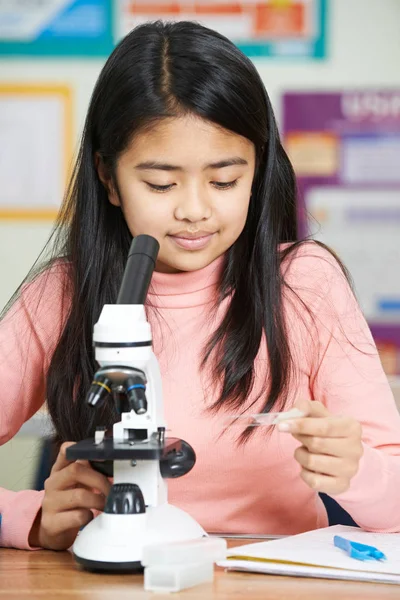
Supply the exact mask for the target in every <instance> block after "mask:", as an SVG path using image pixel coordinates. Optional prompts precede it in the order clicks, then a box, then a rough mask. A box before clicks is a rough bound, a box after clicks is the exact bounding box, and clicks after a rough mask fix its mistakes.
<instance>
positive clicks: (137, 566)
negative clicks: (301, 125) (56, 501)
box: [73, 503, 207, 572]
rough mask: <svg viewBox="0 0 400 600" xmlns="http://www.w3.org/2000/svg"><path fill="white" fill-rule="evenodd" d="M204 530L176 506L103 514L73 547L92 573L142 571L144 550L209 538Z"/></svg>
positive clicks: (84, 565) (165, 505)
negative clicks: (130, 513)
mask: <svg viewBox="0 0 400 600" xmlns="http://www.w3.org/2000/svg"><path fill="white" fill-rule="evenodd" d="M206 535H207V534H206V532H205V531H204V530H203V529H202V527H201V526H200V525H199V524H198V523H197V522H196V521H195V520H194V519H193V518H192V517H191V516H190V515H189V514H188V513H186V512H184V511H183V510H181V509H179V508H177V507H176V506H173V505H172V504H168V503H165V504H162V505H160V506H157V507H151V508H148V509H147V511H146V512H145V513H142V514H134V515H116V514H106V513H101V514H100V515H99V516H98V517H96V518H95V519H94V520H93V521H91V522H90V523H89V524H88V525H86V527H85V528H84V529H83V531H81V532H80V534H79V535H78V537H77V538H76V541H75V543H74V546H73V553H74V556H75V560H76V562H77V563H78V564H79V565H81V566H82V567H83V568H85V569H87V570H90V571H108V572H109V571H116V572H122V571H125V572H126V571H130V572H133V571H136V572H137V571H140V570H142V566H141V559H142V553H143V547H144V546H147V545H156V544H163V543H171V542H178V541H185V540H192V539H198V538H201V537H204V536H206Z"/></svg>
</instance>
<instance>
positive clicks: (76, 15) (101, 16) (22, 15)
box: [0, 0, 114, 58]
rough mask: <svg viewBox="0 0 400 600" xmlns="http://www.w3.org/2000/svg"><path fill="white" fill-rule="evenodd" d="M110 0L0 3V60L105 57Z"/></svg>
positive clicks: (111, 40)
mask: <svg viewBox="0 0 400 600" xmlns="http://www.w3.org/2000/svg"><path fill="white" fill-rule="evenodd" d="M113 46H114V36H113V0H0V56H8V57H10V56H24V57H37V56H47V57H62V56H65V57H72V56H82V57H85V58H88V57H89V58H90V57H105V56H108V55H109V54H110V53H111V51H112V49H113Z"/></svg>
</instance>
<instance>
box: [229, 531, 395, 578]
mask: <svg viewBox="0 0 400 600" xmlns="http://www.w3.org/2000/svg"><path fill="white" fill-rule="evenodd" d="M335 535H341V536H343V537H345V538H346V539H349V540H351V541H354V542H359V543H361V544H367V545H368V546H375V547H376V548H378V549H379V550H381V551H382V552H383V553H384V554H385V555H386V557H387V560H386V561H376V560H371V561H360V560H356V559H354V558H351V557H350V556H348V555H347V554H346V553H345V552H344V551H343V550H341V549H340V548H336V546H335V545H334V543H333V538H334V536H335ZM227 556H228V557H230V556H235V560H239V561H240V562H244V561H243V558H248V559H252V558H254V559H262V560H265V561H272V564H271V563H270V562H268V563H267V562H266V563H265V564H264V568H265V572H270V567H273V568H274V569H276V566H277V565H276V564H274V562H273V561H285V562H286V563H288V564H286V565H284V564H283V565H282V564H281V565H280V567H279V568H281V570H282V571H283V572H286V571H291V570H293V568H294V567H295V566H298V567H302V568H303V567H304V566H306V567H307V571H308V573H309V574H312V573H315V575H316V576H317V574H318V573H320V570H319V568H320V567H324V568H329V569H340V570H342V569H343V570H344V571H353V572H354V571H356V572H364V573H374V574H377V573H378V574H382V575H383V574H390V575H396V576H398V578H399V583H400V534H395V533H369V532H365V531H362V530H361V529H358V528H357V527H345V526H342V525H336V526H334V527H326V528H323V529H316V530H314V531H308V532H307V533H302V534H299V535H295V536H290V537H287V538H284V539H281V540H276V541H271V542H261V543H256V544H247V545H245V546H240V547H239V548H231V549H230V550H228V554H227ZM219 564H220V565H221V566H224V567H227V566H231V567H232V566H233V563H232V562H231V561H229V560H227V561H224V562H223V563H219ZM259 564H260V565H262V564H263V563H259ZM243 566H244V565H242V567H243ZM249 566H250V565H249ZM252 566H253V565H252ZM310 569H311V570H310ZM274 572H276V571H274Z"/></svg>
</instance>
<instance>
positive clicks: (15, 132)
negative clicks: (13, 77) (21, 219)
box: [0, 94, 66, 210]
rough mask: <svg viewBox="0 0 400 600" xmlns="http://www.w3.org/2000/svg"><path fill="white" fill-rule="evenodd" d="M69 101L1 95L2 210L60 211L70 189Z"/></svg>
mask: <svg viewBox="0 0 400 600" xmlns="http://www.w3.org/2000/svg"><path fill="white" fill-rule="evenodd" d="M64 122H65V120H64V106H63V99H62V98H61V97H58V96H54V97H43V96H35V95H32V96H29V95H26V96H25V95H21V94H16V95H15V96H14V95H12V94H7V95H1V94H0V181H1V186H0V208H6V209H9V210H13V209H28V210H31V209H35V208H39V209H57V208H58V207H59V206H60V203H61V201H62V197H63V191H64V176H65V165H66V162H65V161H66V157H65V130H64Z"/></svg>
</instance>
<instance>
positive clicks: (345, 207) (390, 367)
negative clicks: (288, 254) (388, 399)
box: [283, 90, 400, 376]
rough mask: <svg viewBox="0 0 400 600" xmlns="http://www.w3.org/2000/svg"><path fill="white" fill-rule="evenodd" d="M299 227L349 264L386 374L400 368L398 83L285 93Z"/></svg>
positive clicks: (286, 137) (399, 372)
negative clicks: (301, 208)
mask: <svg viewBox="0 0 400 600" xmlns="http://www.w3.org/2000/svg"><path fill="white" fill-rule="evenodd" d="M283 103H284V106H283V109H284V110H283V120H284V123H283V128H284V132H283V133H284V143H285V147H286V150H287V152H288V154H289V157H290V158H291V161H292V163H293V165H294V168H295V171H296V174H297V178H298V187H299V191H300V201H301V202H303V203H304V204H305V208H306V210H307V212H308V214H309V218H308V220H307V221H306V222H304V221H302V222H300V228H301V230H302V232H301V233H303V234H305V233H307V234H311V235H313V237H314V238H315V239H319V240H321V241H323V242H325V243H326V244H328V245H329V246H330V247H332V248H333V249H334V250H335V251H337V253H338V254H339V256H340V257H341V258H342V259H343V261H344V262H345V264H346V266H347V267H348V268H349V270H350V272H351V274H352V276H353V279H354V283H355V291H356V294H357V297H358V300H359V301H360V304H361V307H362V309H363V312H364V314H365V316H366V318H367V320H368V322H369V325H370V327H371V330H372V333H373V335H374V338H375V341H376V343H377V345H378V348H379V350H380V353H381V357H382V362H383V364H384V367H385V370H386V372H387V374H388V375H393V376H396V375H397V376H398V375H400V268H399V265H400V90H398V91H379V90H364V91H360V90H358V91H354V92H352V91H348V92H343V93H308V92H305V93H287V94H285V95H284V99H283Z"/></svg>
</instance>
